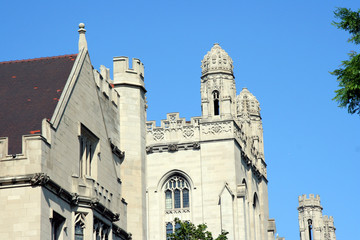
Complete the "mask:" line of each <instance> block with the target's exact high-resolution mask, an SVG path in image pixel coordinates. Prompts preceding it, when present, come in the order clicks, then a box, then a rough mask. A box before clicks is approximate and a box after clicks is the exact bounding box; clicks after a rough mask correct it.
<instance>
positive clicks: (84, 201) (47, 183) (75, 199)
mask: <svg viewBox="0 0 360 240" xmlns="http://www.w3.org/2000/svg"><path fill="white" fill-rule="evenodd" d="M17 186H32V187H44V188H46V189H47V190H49V191H50V192H52V193H53V194H55V195H57V196H58V197H60V198H61V199H62V200H64V201H65V202H67V203H69V204H70V205H83V206H88V207H91V208H92V209H94V210H96V211H98V212H99V213H100V214H102V215H103V216H104V217H106V218H108V219H109V220H110V221H113V222H114V221H118V220H119V216H120V215H119V214H118V213H114V212H112V211H111V210H110V209H108V208H106V207H105V206H104V205H103V204H101V203H100V202H99V199H97V198H94V199H92V198H89V197H85V196H80V195H78V194H77V193H71V192H69V191H67V190H65V189H64V188H62V187H61V186H60V185H59V184H57V183H56V182H54V181H53V180H51V179H50V177H49V176H48V175H46V174H45V173H35V174H29V175H21V176H14V177H3V178H0V188H5V187H6V188H9V187H17Z"/></svg>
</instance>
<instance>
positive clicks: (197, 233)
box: [167, 218, 228, 240]
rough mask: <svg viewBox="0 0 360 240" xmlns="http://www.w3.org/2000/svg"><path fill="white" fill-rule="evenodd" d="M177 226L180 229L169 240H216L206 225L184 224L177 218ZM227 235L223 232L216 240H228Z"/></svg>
mask: <svg viewBox="0 0 360 240" xmlns="http://www.w3.org/2000/svg"><path fill="white" fill-rule="evenodd" d="M175 226H179V227H178V228H176V229H175V232H174V233H172V234H168V236H167V239H168V240H214V238H213V237H212V233H211V232H209V231H207V230H206V229H207V226H206V224H199V225H198V226H195V225H194V224H193V223H191V222H183V221H181V220H179V219H178V218H175ZM227 234H228V232H225V231H224V230H223V231H222V232H221V234H220V235H219V236H218V237H217V238H215V240H227V239H228V238H227V237H226V235H227Z"/></svg>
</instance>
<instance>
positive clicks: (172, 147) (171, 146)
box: [168, 144, 178, 152]
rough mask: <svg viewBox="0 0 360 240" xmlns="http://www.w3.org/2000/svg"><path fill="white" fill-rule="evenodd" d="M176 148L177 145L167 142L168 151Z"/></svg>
mask: <svg viewBox="0 0 360 240" xmlns="http://www.w3.org/2000/svg"><path fill="white" fill-rule="evenodd" d="M177 150H178V146H177V145H176V144H169V146H168V151H169V152H176V151H177Z"/></svg>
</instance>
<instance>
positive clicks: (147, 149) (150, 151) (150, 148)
mask: <svg viewBox="0 0 360 240" xmlns="http://www.w3.org/2000/svg"><path fill="white" fill-rule="evenodd" d="M146 153H147V154H149V153H153V148H152V147H150V146H147V147H146Z"/></svg>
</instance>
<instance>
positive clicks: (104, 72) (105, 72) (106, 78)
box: [93, 65, 120, 106]
mask: <svg viewBox="0 0 360 240" xmlns="http://www.w3.org/2000/svg"><path fill="white" fill-rule="evenodd" d="M93 72H94V78H95V83H96V86H97V88H98V89H99V90H100V92H102V94H103V95H104V96H105V97H106V98H107V99H109V100H110V101H111V102H112V103H113V104H114V105H115V106H118V104H119V98H120V95H119V93H118V92H117V91H116V90H115V89H114V84H113V81H112V80H111V79H110V70H109V69H108V68H106V67H105V66H103V65H101V66H100V73H99V72H98V71H97V70H95V69H94V70H93Z"/></svg>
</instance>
